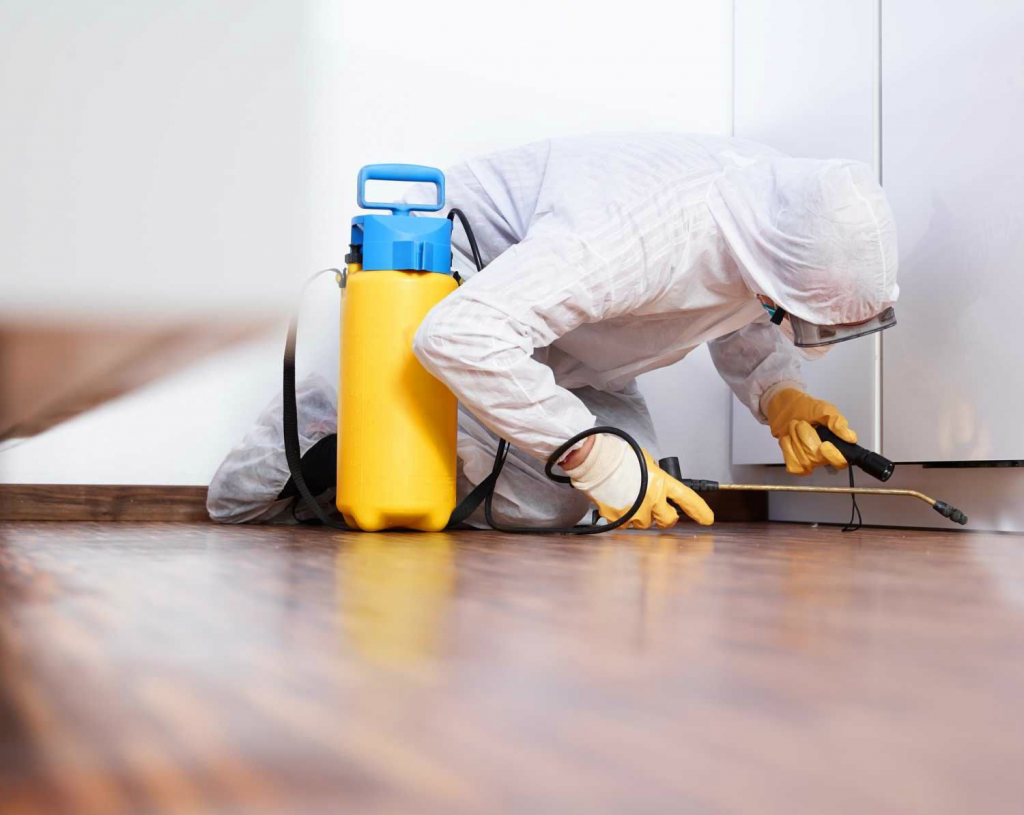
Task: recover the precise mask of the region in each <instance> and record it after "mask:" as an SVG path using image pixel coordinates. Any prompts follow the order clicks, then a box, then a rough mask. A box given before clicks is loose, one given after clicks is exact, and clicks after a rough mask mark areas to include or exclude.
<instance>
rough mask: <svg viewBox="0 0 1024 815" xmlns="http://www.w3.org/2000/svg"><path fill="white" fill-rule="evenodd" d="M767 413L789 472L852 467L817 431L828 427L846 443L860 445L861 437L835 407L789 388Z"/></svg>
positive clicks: (771, 405)
mask: <svg viewBox="0 0 1024 815" xmlns="http://www.w3.org/2000/svg"><path fill="white" fill-rule="evenodd" d="M764 414H765V416H767V417H768V424H769V426H770V427H771V429H772V435H773V436H774V437H775V438H777V439H778V440H779V447H781V448H782V457H783V458H784V459H785V460H786V471H787V472H790V473H793V474H794V475H810V474H811V473H812V472H813V471H814V468H815V467H824V466H826V465H829V466H832V467H835V468H836V469H840V470H841V469H843V468H845V467H847V466H849V465H848V464H847V463H846V459H845V458H843V454H842V453H840V452H839V450H837V449H836V446H835V445H834V444H832V443H831V442H822V441H821V439H819V438H818V434H817V432H816V431H815V430H814V428H815V427H817V426H819V425H824V426H825V427H827V428H828V429H829V430H831V431H832V432H833V433H835V434H836V435H837V436H839V438H841V439H842V440H843V441H848V442H850V444H856V443H857V434H856V433H855V432H854V431H853V430H852V429H851V428H850V423H849V422H848V421H846V417H845V416H843V414H842V413H840V412H839V411H838V410H837V409H836V406H835V405H832V404H830V403H829V402H823V401H821V400H820V399H815V398H814V397H813V396H808V395H807V394H806V393H804V392H803V391H799V390H796V389H794V388H789V389H786V390H784V391H780V392H779V393H778V394H776V395H775V396H774V397H772V400H771V401H770V402H769V403H768V405H767V407H766V408H765V409H764Z"/></svg>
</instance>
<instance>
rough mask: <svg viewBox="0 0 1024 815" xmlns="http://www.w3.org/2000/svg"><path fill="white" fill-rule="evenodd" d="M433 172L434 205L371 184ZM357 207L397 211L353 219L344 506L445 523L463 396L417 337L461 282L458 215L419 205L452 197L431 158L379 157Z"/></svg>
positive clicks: (380, 524) (384, 521)
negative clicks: (371, 195)
mask: <svg viewBox="0 0 1024 815" xmlns="http://www.w3.org/2000/svg"><path fill="white" fill-rule="evenodd" d="M372 179H382V180H389V181H426V182H431V183H433V184H435V185H436V187H437V202H436V203H435V204H406V203H395V204H378V203H372V202H370V203H368V202H367V201H366V199H365V185H366V181H368V180H372ZM358 198H359V205H360V206H361V207H363V208H364V209H391V210H392V211H393V213H394V214H392V215H360V216H357V217H355V218H353V219H352V241H351V244H352V247H351V248H352V254H350V255H349V257H348V258H347V260H348V271H347V274H346V280H345V284H344V289H343V294H342V310H341V370H340V376H339V388H338V390H339V399H338V488H337V506H338V510H339V511H340V512H341V513H342V514H343V515H344V517H345V522H346V523H348V524H349V525H350V526H356V527H358V528H360V529H364V530H368V531H376V530H380V529H394V528H404V529H420V530H425V531H437V530H440V529H443V528H444V526H445V524H447V522H448V517H449V515H451V512H452V510H453V509H454V508H455V500H456V499H455V465H456V458H455V456H456V451H455V439H456V425H457V403H456V400H455V397H454V396H453V395H452V393H451V391H449V390H448V389H447V388H446V387H445V386H444V385H443V384H442V383H441V382H439V381H438V380H437V379H435V378H434V377H433V376H432V375H431V374H429V373H427V371H426V369H424V368H423V366H422V365H420V363H419V361H418V360H417V359H416V357H415V356H414V355H413V352H412V340H413V336H414V335H415V334H416V330H417V329H418V328H419V326H420V323H421V322H422V321H423V318H424V317H425V316H426V314H427V312H428V311H430V309H431V308H433V306H434V305H435V304H437V302H438V301H440V300H441V298H443V297H444V296H445V295H447V294H449V293H450V292H452V291H454V290H455V288H456V285H457V284H456V282H455V279H454V277H453V276H452V274H451V221H449V220H448V219H446V218H431V217H422V216H421V217H415V216H412V215H410V214H409V211H410V210H411V209H419V210H426V211H437V210H439V209H441V208H442V207H443V206H444V175H443V174H442V173H441V171H440V170H436V169H434V168H432V167H420V166H417V165H410V164H375V165H370V166H368V167H364V168H363V169H362V170H361V171H360V173H359V196H358Z"/></svg>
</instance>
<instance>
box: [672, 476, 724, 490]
mask: <svg viewBox="0 0 1024 815" xmlns="http://www.w3.org/2000/svg"><path fill="white" fill-rule="evenodd" d="M678 480H679V482H680V483H681V484H682V485H683V486H684V487H689V488H690V489H691V490H693V491H694V492H715V491H716V490H717V489H718V482H717V481H705V480H704V479H702V478H680V479H678Z"/></svg>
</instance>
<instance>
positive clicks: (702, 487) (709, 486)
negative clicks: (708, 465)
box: [658, 456, 718, 506]
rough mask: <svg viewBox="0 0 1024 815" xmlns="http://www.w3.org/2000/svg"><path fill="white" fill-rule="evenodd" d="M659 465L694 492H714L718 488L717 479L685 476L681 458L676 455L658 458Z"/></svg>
mask: <svg viewBox="0 0 1024 815" xmlns="http://www.w3.org/2000/svg"><path fill="white" fill-rule="evenodd" d="M658 466H659V467H661V469H663V470H664V471H665V472H666V473H668V474H669V475H670V476H672V477H673V478H674V479H675V480H676V481H678V482H679V483H680V484H682V485H683V486H684V487H689V488H690V489H691V490H693V491H694V492H714V491H715V490H717V489H718V482H717V481H705V480H704V479H702V478H683V473H682V471H681V470H680V469H679V459H678V457H676V456H667V457H666V458H661V459H658ZM673 506H674V504H673Z"/></svg>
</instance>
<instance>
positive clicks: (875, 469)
mask: <svg viewBox="0 0 1024 815" xmlns="http://www.w3.org/2000/svg"><path fill="white" fill-rule="evenodd" d="M814 429H815V430H816V431H817V432H818V438H819V439H821V440H822V441H827V442H831V443H832V444H833V445H835V447H836V449H837V450H838V451H839V452H840V453H842V454H843V458H845V459H846V460H847V461H848V462H849V463H850V465H851V466H856V467H860V468H861V469H862V470H863V471H864V472H866V473H867V474H868V475H870V476H871V477H872V478H877V479H878V480H879V481H888V480H889V479H890V478H892V474H893V472H895V470H896V465H895V464H894V463H893V462H891V461H889V459H887V458H886V457H885V456H881V455H879V454H878V453H875V452H872V451H871V450H868V449H867V448H866V447H861V446H860V445H859V444H850V442H848V441H843V440H842V439H841V438H839V436H837V435H836V434H835V433H833V432H832V431H831V430H829V429H828V428H827V427H820V426H819V427H816V428H814Z"/></svg>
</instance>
